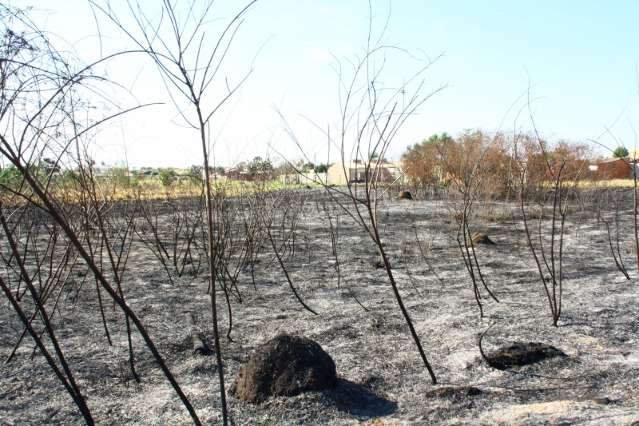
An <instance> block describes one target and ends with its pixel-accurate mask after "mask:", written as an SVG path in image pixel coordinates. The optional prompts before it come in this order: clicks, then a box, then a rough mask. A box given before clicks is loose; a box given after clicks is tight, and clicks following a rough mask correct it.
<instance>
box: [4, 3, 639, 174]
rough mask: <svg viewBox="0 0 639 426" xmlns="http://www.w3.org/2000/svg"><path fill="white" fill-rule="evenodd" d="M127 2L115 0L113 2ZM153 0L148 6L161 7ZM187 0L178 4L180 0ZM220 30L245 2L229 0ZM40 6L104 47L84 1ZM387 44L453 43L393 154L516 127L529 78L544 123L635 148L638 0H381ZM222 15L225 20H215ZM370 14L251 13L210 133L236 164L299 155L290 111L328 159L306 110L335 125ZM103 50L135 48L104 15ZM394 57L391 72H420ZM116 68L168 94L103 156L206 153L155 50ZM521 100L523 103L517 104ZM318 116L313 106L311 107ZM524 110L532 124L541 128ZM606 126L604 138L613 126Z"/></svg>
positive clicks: (168, 161)
mask: <svg viewBox="0 0 639 426" xmlns="http://www.w3.org/2000/svg"><path fill="white" fill-rule="evenodd" d="M122 3H123V2H122V1H113V4H114V5H117V4H122ZM153 3H154V2H153V1H151V0H148V1H143V2H142V4H143V6H144V7H145V8H146V7H147V6H149V10H152V8H151V7H150V5H152V4H153ZM179 3H180V2H178V4H179ZM217 3H219V6H217V7H218V9H215V10H214V14H213V17H214V18H216V19H214V20H212V21H211V22H210V32H211V33H213V32H214V31H215V29H216V28H219V24H220V23H221V22H223V18H228V16H230V10H231V9H232V8H233V7H235V6H237V5H238V4H240V3H241V2H239V1H237V0H232V1H231V0H226V1H223V0H217ZM11 4H13V5H16V6H27V5H32V6H35V7H36V8H37V11H36V12H35V14H34V19H35V20H36V22H38V24H39V25H41V26H42V27H43V28H45V29H46V30H48V31H50V32H51V33H52V34H55V35H56V36H59V38H58V37H56V40H58V43H60V45H62V46H65V48H69V49H73V50H74V51H75V53H76V54H77V56H79V57H80V58H81V59H82V60H84V61H91V60H93V59H95V58H97V57H99V55H100V51H99V48H98V46H99V44H98V40H97V37H96V33H97V31H96V27H95V22H94V20H93V18H92V16H91V13H90V9H89V7H88V5H87V3H86V2H85V1H84V0H66V1H59V0H39V1H33V0H31V1H29V0H19V1H15V0H14V1H12V2H11ZM389 4H390V23H389V27H388V30H387V32H386V35H385V38H384V40H385V42H386V43H388V44H393V45H396V46H401V47H403V48H405V49H407V50H409V51H411V52H413V53H414V54H415V55H418V56H420V57H422V58H427V57H430V58H435V57H438V55H441V57H439V59H438V60H437V61H436V62H435V64H434V65H433V66H432V68H430V69H429V71H428V72H427V74H426V77H427V84H428V86H427V87H428V89H429V90H433V89H436V88H438V87H441V86H445V89H444V90H443V91H441V92H440V93H438V94H437V95H436V96H434V97H433V98H432V99H430V100H429V101H428V102H427V103H426V104H425V105H424V107H423V108H421V109H420V111H419V112H418V113H417V114H416V115H415V116H414V117H413V118H412V120H410V121H409V122H408V123H407V125H406V127H405V128H404V130H403V132H402V133H400V134H399V135H398V138H397V139H396V140H395V141H394V143H393V147H392V149H391V151H390V156H391V157H394V158H399V156H400V155H401V153H402V152H403V151H404V149H405V148H406V146H407V145H410V144H413V143H415V142H418V141H420V140H422V139H424V138H426V137H428V136H429V135H430V134H432V133H435V132H443V131H446V132H448V133H450V134H456V133H458V132H460V131H462V130H463V129H471V128H472V129H475V128H479V129H483V130H486V131H496V130H503V131H512V130H513V126H514V122H513V121H514V118H515V115H516V114H515V112H516V111H517V110H519V109H520V108H521V107H522V106H523V105H525V96H524V98H523V99H522V98H521V96H522V94H525V93H526V92H527V90H528V87H529V85H530V87H531V96H532V98H533V103H532V109H533V112H534V116H535V120H536V124H537V127H538V129H539V131H540V132H541V133H542V134H543V135H544V136H545V137H547V138H548V139H550V140H557V139H568V140H572V141H584V140H587V139H594V138H598V137H600V141H601V142H602V143H604V144H606V145H608V146H610V147H614V146H615V145H616V142H615V141H614V140H613V138H612V137H611V136H610V135H608V134H606V129H607V128H609V131H610V133H612V134H613V135H614V136H615V137H616V138H618V139H619V140H623V141H624V143H625V144H626V145H627V146H628V147H633V146H634V144H635V136H634V131H633V128H637V130H638V132H639V108H637V107H638V106H639V103H638V102H637V101H638V100H639V94H638V90H637V86H638V84H639V83H638V82H637V80H638V78H639V77H638V76H637V74H638V71H637V61H638V60H639V54H638V53H639V52H637V46H638V45H639V44H638V42H639V29H638V27H637V25H636V21H637V18H638V17H639V3H637V2H631V1H615V2H589V1H561V2H557V1H535V2H532V1H529V2H513V1H482V2H479V1H443V0H442V1H425V0H424V1H417V0H395V1H391V2H390V3H389V2H388V1H386V0H384V1H373V10H374V16H375V19H374V24H375V28H377V29H378V30H379V29H380V28H381V27H382V25H383V22H384V20H385V19H386V16H387V15H388V13H389ZM218 17H219V18H220V19H217V18H218ZM367 25H368V2H367V1H366V0H262V1H261V2H258V4H257V5H256V6H255V8H254V9H253V10H252V11H251V13H250V14H249V15H248V16H247V19H246V22H245V24H244V26H243V28H242V29H241V32H240V35H239V37H238V39H237V41H236V43H235V45H234V50H233V53H232V55H231V57H230V61H229V63H228V66H227V68H226V69H225V75H227V76H229V78H231V79H233V78H234V77H237V76H238V75H240V74H241V73H242V72H243V71H245V70H247V69H248V67H249V66H250V64H251V63H253V61H254V67H255V68H254V72H253V74H252V75H251V77H250V80H249V81H248V83H247V84H246V85H245V86H244V88H243V89H242V91H241V92H240V93H239V94H238V96H237V97H236V98H235V99H234V101H233V103H231V104H229V107H228V108H227V109H226V110H224V111H223V112H222V114H221V115H220V116H219V117H218V118H217V120H216V122H215V126H214V128H213V131H212V134H213V136H214V140H215V155H216V161H217V163H219V164H225V165H228V164H231V163H234V162H237V161H240V160H244V159H248V158H252V157H253V156H255V155H261V156H271V157H272V158H274V159H277V158H278V156H277V154H276V152H279V153H282V154H283V155H285V156H287V157H289V158H295V157H297V156H299V154H298V152H297V150H296V148H295V146H294V145H293V144H292V143H291V141H290V140H288V138H287V137H286V136H285V135H284V134H283V132H282V128H283V122H282V119H281V118H280V116H279V114H278V111H280V112H281V113H282V114H283V115H284V116H285V117H286V119H287V121H289V122H290V123H291V125H292V126H293V127H294V129H295V132H296V134H297V136H298V138H299V139H300V140H301V141H303V143H304V144H305V148H306V149H307V150H308V152H309V155H310V156H311V157H313V158H316V159H318V160H321V159H324V158H325V152H326V147H325V145H326V144H325V142H324V138H323V136H322V135H321V134H319V133H318V132H317V131H315V130H313V129H312V126H309V125H308V121H307V120H306V118H308V119H311V120H312V121H313V122H315V123H318V124H321V125H322V126H323V125H328V124H330V123H335V119H336V116H337V114H336V95H337V79H336V75H335V72H334V70H333V67H332V65H334V63H335V62H334V58H333V56H332V55H335V56H336V57H338V58H340V59H343V58H352V57H353V56H354V55H356V54H359V53H361V52H362V48H363V47H364V45H365V41H366V35H367ZM101 28H102V31H103V34H104V36H105V39H104V40H103V48H104V50H103V52H105V51H113V50H117V49H120V48H125V47H127V46H129V45H128V44H127V43H126V41H125V40H124V39H123V38H122V37H121V36H120V35H119V34H118V33H117V32H115V31H112V30H111V29H109V27H108V25H107V24H106V23H104V25H103V26H102V27H101ZM408 71H409V70H408V69H405V68H404V67H403V64H402V66H395V67H394V66H392V64H391V66H390V67H389V72H388V74H387V75H386V76H385V82H388V84H390V85H392V84H399V83H400V82H401V81H402V79H403V78H405V77H406V76H407V75H408V74H409V72H408ZM108 72H109V76H110V77H112V78H113V79H115V80H117V81H119V82H122V83H123V84H125V85H126V86H127V87H130V88H131V92H132V93H133V94H134V95H135V98H136V99H137V100H138V101H140V102H149V101H164V102H169V103H168V104H167V105H165V106H161V107H153V108H151V109H147V110H146V111H144V112H138V113H134V114H132V115H131V116H129V117H126V118H123V119H122V120H119V121H118V122H117V123H116V122H113V123H112V124H111V125H110V127H109V128H105V129H103V131H102V133H101V134H100V136H99V137H98V142H97V147H96V148H95V156H96V157H97V158H99V159H104V161H106V162H107V163H115V162H118V161H121V160H122V158H123V157H124V154H125V153H126V157H127V158H128V161H129V163H130V164H131V165H134V166H143V165H155V166H170V165H173V166H187V165H190V164H196V163H198V162H199V161H200V151H199V147H198V145H197V139H196V135H195V134H194V133H193V132H192V131H191V130H188V129H185V128H184V127H183V126H181V123H180V120H179V118H178V117H177V116H176V113H175V110H174V108H172V105H171V104H170V101H169V100H168V98H167V96H166V94H165V93H164V91H163V86H162V83H161V81H160V80H159V79H158V78H157V75H156V70H155V69H154V68H153V67H152V66H151V65H150V63H149V62H148V61H147V60H146V59H145V58H143V57H130V58H126V59H123V60H118V61H116V62H113V63H112V64H110V66H109V68H108ZM513 105H515V106H514V107H512V106H513ZM303 117H306V118H303ZM524 118H525V117H522V118H521V119H520V121H519V123H518V125H519V127H520V128H521V129H522V130H526V129H529V128H530V125H529V122H528V121H527V120H525V119H524ZM602 135H603V136H602Z"/></svg>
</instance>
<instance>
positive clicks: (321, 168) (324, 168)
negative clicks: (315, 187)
mask: <svg viewBox="0 0 639 426" xmlns="http://www.w3.org/2000/svg"><path fill="white" fill-rule="evenodd" d="M314 170H315V173H326V172H328V164H317V165H316V166H315V169H314Z"/></svg>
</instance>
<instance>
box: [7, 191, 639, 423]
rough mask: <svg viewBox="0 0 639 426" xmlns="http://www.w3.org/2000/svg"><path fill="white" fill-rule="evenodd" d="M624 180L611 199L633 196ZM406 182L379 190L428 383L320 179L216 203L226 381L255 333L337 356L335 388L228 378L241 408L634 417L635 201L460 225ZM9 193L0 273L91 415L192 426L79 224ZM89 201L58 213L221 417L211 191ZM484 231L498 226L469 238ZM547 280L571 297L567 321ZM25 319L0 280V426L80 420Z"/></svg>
mask: <svg viewBox="0 0 639 426" xmlns="http://www.w3.org/2000/svg"><path fill="white" fill-rule="evenodd" d="M393 195H395V194H393ZM629 196H630V194H628V193H623V194H621V195H619V194H617V196H616V197H617V198H616V199H621V200H622V201H623V202H622V203H621V204H620V205H621V206H631V202H630V201H631V200H629V199H627V197H629ZM620 197H621V198H620ZM415 198H416V199H415V200H397V199H395V197H394V196H393V197H387V199H385V200H383V201H380V203H379V206H378V211H377V224H378V228H379V232H380V235H381V241H382V242H383V246H384V249H385V252H386V256H387V258H388V261H389V263H390V270H391V274H392V276H393V277H394V280H395V281H396V284H397V287H398V290H399V293H400V294H401V297H402V300H403V302H404V304H405V306H406V309H407V311H408V313H409V315H410V318H411V319H412V324H413V325H414V329H415V331H416V334H417V335H418V337H419V338H420V340H421V344H422V345H423V348H424V351H425V354H426V356H427V358H428V360H429V361H430V364H431V365H432V368H433V371H434V374H435V375H436V377H437V381H438V383H437V384H435V385H434V384H432V382H431V378H430V375H429V374H428V371H427V370H426V368H425V367H424V364H423V362H422V360H421V359H420V356H419V353H418V351H417V349H416V346H415V343H414V341H413V339H412V338H411V334H410V332H409V329H408V326H407V323H406V320H405V318H404V316H403V315H402V313H401V311H400V310H399V309H398V304H397V301H396V299H395V297H394V295H393V291H392V287H391V285H390V284H389V273H388V271H387V270H386V268H385V265H384V262H383V261H382V259H380V255H379V252H378V249H377V247H376V246H375V244H374V243H373V242H372V241H371V238H370V236H369V235H368V234H366V233H365V232H364V231H363V229H362V226H361V224H359V223H356V221H355V220H354V219H353V217H351V216H350V215H349V214H348V212H347V211H346V210H345V209H344V208H343V207H340V206H339V205H337V204H336V203H335V202H334V200H332V199H331V198H329V197H327V196H326V195H325V194H324V193H323V192H318V191H312V190H308V191H295V192H294V191H280V192H276V193H270V194H269V193H267V194H261V195H256V196H247V197H243V198H241V199H226V201H220V204H217V205H216V209H215V212H216V214H217V216H216V218H215V220H216V223H217V227H216V230H217V232H218V233H217V234H216V235H218V237H217V238H216V244H215V246H214V250H215V253H216V259H217V263H216V278H217V279H216V291H217V293H216V295H217V307H218V322H219V328H220V344H221V354H222V358H223V361H224V372H225V378H226V387H227V388H228V387H230V385H231V384H232V383H233V381H234V379H235V377H236V376H237V374H238V371H239V369H240V366H241V365H242V364H243V363H244V362H246V360H247V359H248V357H249V355H250V354H251V352H252V351H253V350H254V349H255V348H256V347H258V346H259V345H260V344H262V343H264V342H265V341H267V340H269V339H271V338H273V337H275V336H277V335H279V334H281V333H289V334H295V335H300V336H305V337H307V338H310V339H312V340H314V341H316V342H317V343H319V344H320V345H321V346H322V348H324V350H326V352H328V354H329V355H330V356H331V357H332V358H333V360H334V361H335V365H336V368H337V375H338V382H337V385H336V386H335V387H334V388H332V389H328V390H324V391H314V392H306V393H302V394H299V395H296V396H292V397H272V398H268V399H267V400H266V401H264V402H262V403H261V404H252V403H248V402H244V401H241V400H239V399H237V398H235V397H234V396H232V395H228V399H227V402H228V406H229V414H230V417H231V419H232V420H233V422H234V423H235V424H297V423H305V424H325V423H331V424H336V423H337V424H344V423H347V424H348V423H357V422H363V423H369V424H397V423H422V424H433V423H443V424H459V423H469V424H470V423H472V424H477V423H482V424H499V423H503V424H539V423H552V424H557V423H587V424H633V422H636V421H639V393H638V392H637V389H639V349H637V348H638V346H637V343H638V342H637V333H638V331H639V316H638V312H639V308H638V306H639V292H638V290H637V281H636V277H637V273H636V264H635V263H634V262H635V258H634V240H633V237H632V219H633V216H632V211H631V209H624V208H623V207H622V208H619V209H614V208H613V204H614V203H610V202H601V198H600V197H590V198H589V199H588V200H586V201H583V200H581V201H580V202H577V201H575V202H572V203H571V204H570V205H569V208H567V209H565V212H566V215H565V217H563V220H561V221H558V220H555V222H556V223H555V225H553V217H554V216H553V215H552V205H551V206H546V208H545V209H543V210H542V209H541V208H540V207H539V205H529V206H526V212H527V214H528V216H527V221H528V229H529V232H528V235H527V233H526V231H525V227H524V222H523V217H522V215H521V209H520V206H519V205H518V204H517V203H516V202H499V203H496V202H491V203H482V204H477V205H476V206H475V207H474V208H473V210H472V212H470V214H468V215H465V216H464V217H465V220H466V222H467V226H468V227H469V238H468V240H469V241H468V242H466V243H465V242H464V238H462V237H460V233H459V229H460V220H459V219H460V215H459V211H460V210H459V209H460V205H459V203H457V202H456V201H455V200H453V199H446V198H444V197H437V198H436V199H433V198H431V197H427V196H426V195H425V194H417V196H416V197H415ZM596 200H599V201H596ZM595 201H596V202H595ZM346 207H347V209H350V211H351V212H353V207H352V205H348V204H347V205H346ZM8 211H9V209H5V213H4V218H5V219H4V220H3V222H4V223H5V225H6V228H5V229H6V230H8V231H10V232H9V234H7V233H6V232H5V234H3V238H2V240H1V241H0V243H1V247H2V257H3V266H4V268H3V271H2V276H3V281H4V283H5V285H6V287H7V288H9V289H10V290H11V292H12V293H13V294H14V295H16V296H17V301H18V303H19V305H20V307H21V309H22V312H23V313H24V315H25V317H26V318H27V319H29V320H31V319H33V320H32V321H30V324H32V329H33V331H34V333H35V334H37V335H38V336H40V337H41V340H42V342H43V344H44V347H46V348H47V350H48V352H49V354H50V355H51V356H52V357H53V358H54V359H56V360H57V365H59V366H60V365H61V364H60V362H59V357H57V356H56V349H55V347H54V345H53V343H52V340H51V337H50V332H52V333H53V334H54V335H55V337H56V340H57V343H58V348H59V349H60V351H61V352H62V353H63V355H64V359H65V360H66V363H67V364H68V368H69V369H70V371H71V372H72V373H73V377H74V378H75V382H76V385H77V387H78V388H79V389H81V390H82V393H83V395H84V398H85V399H86V404H87V406H88V407H89V409H90V411H91V415H92V417H93V419H94V420H95V422H96V423H98V424H123V423H137V424H188V423H190V422H191V418H190V417H189V414H188V412H187V410H186V409H185V408H184V404H183V403H182V402H181V400H180V398H179V397H178V395H177V393H176V392H175V390H174V389H173V388H172V386H171V385H170V383H169V381H167V379H166V375H165V374H164V373H163V372H162V370H161V368H159V364H158V361H157V358H156V357H154V355H153V353H152V352H151V351H150V350H149V349H148V345H147V342H145V340H144V339H143V337H142V336H141V334H140V333H139V332H138V331H137V329H136V327H135V324H134V321H133V320H132V319H131V320H130V321H127V316H126V315H125V314H124V312H123V310H122V309H121V307H120V306H117V305H116V303H114V302H113V300H112V298H110V297H109V295H108V294H107V292H105V291H104V288H102V289H101V287H100V286H99V285H96V278H95V276H94V275H95V274H94V273H93V272H92V270H90V269H89V267H88V265H87V263H86V262H84V261H83V260H82V257H81V256H78V253H77V250H76V249H75V248H74V246H73V244H71V242H70V241H69V239H68V236H67V235H66V234H65V233H64V232H62V231H61V230H60V229H59V227H58V226H57V225H54V224H53V222H52V221H50V220H49V219H48V217H47V216H45V215H42V214H40V213H38V212H37V211H36V210H35V209H31V208H29V209H27V208H16V209H13V210H12V211H11V214H8ZM97 211H99V219H100V220H97V219H96V218H97V216H88V215H87V214H88V213H87V212H83V211H82V210H81V209H77V210H76V209H75V208H69V209H68V210H66V211H65V218H67V219H68V220H69V223H72V224H73V230H74V232H75V233H76V234H77V235H78V236H79V238H80V240H81V242H82V244H83V245H84V246H85V247H91V249H90V255H91V257H92V258H93V259H95V263H96V265H98V266H99V267H100V268H101V271H102V273H103V274H104V276H105V277H106V279H107V280H108V281H109V282H110V283H113V286H114V288H118V290H117V291H118V293H119V294H121V295H123V298H124V300H125V301H126V304H127V305H128V306H129V307H130V308H131V310H132V312H134V313H135V315H136V316H137V318H138V319H139V321H140V322H141V323H142V324H143V325H144V327H145V330H146V332H147V333H148V336H149V338H150V339H152V342H153V343H154V346H155V348H157V351H158V353H159V354H160V355H161V357H162V359H163V361H164V363H165V365H166V367H167V368H168V370H170V372H171V373H172V376H174V378H175V380H176V381H177V383H178V384H179V386H180V388H181V390H182V391H183V392H184V395H185V396H186V398H188V400H189V401H190V403H191V404H192V406H193V408H194V410H195V411H196V412H197V414H198V416H199V418H200V420H201V421H202V422H206V423H211V422H215V423H217V422H221V420H222V419H221V406H220V401H219V397H218V396H219V380H218V371H217V363H216V358H215V354H214V352H215V351H214V336H213V331H212V317H211V301H210V298H209V295H208V294H207V291H208V290H209V279H208V276H209V275H208V274H209V271H208V267H207V261H206V250H205V247H206V244H205V243H204V241H205V238H203V236H202V235H203V233H204V229H203V223H204V222H203V221H202V214H201V212H202V210H201V204H200V201H199V200H191V199H184V200H169V201H166V202H148V201H146V202H138V203H136V202H118V203H114V204H113V205H110V206H108V208H102V209H101V210H96V212H97ZM96 212H93V214H95V213H96ZM89 218H91V219H92V220H91V221H89V220H88V219H89ZM71 220H73V221H71ZM87 223H90V224H91V225H92V226H87ZM560 224H562V227H561V228H559V225H560ZM553 226H554V227H555V234H556V235H555V238H554V239H553ZM3 227H4V225H3ZM477 233H483V234H485V237H487V238H483V239H482V238H477V239H476V242H475V243H473V242H472V240H471V238H470V237H475V236H476V235H477ZM463 235H466V234H465V233H463V234H462V236H463ZM9 236H11V237H10V238H9ZM528 236H530V239H529V238H528ZM12 242H13V243H12ZM531 244H532V245H533V248H535V249H536V254H537V257H538V259H539V263H540V268H538V267H537V264H536V262H535V259H534V256H533V254H532V253H531V249H530V245H531ZM12 246H13V249H12ZM559 248H560V249H561V250H559ZM553 250H554V251H553ZM16 253H17V254H18V256H16ZM16 258H17V259H18V260H16ZM616 263H617V264H620V263H622V264H621V265H620V266H619V267H618V266H617V264H616ZM21 265H22V267H21ZM624 267H625V270H627V273H628V274H629V278H630V279H626V277H625V276H624V273H623V271H622V270H623V269H624ZM553 268H555V269H554V271H555V272H554V273H555V279H553V276H552V271H553ZM469 269H470V270H472V272H470V271H469ZM540 269H541V271H542V274H543V276H544V279H545V282H546V285H547V286H548V288H549V294H546V292H545V291H544V281H542V278H541V275H540V272H539V270H540ZM25 276H26V277H27V279H26V280H25V279H24V277H25ZM473 278H474V281H475V284H473ZM482 280H483V281H482ZM27 281H29V282H30V283H31V284H32V287H33V288H34V289H35V290H36V294H38V295H39V300H40V302H41V303H42V305H43V308H44V309H45V310H46V312H47V314H48V323H49V325H50V332H49V330H47V328H46V327H45V323H44V321H43V319H42V318H41V315H40V314H38V315H36V311H37V310H36V307H35V305H34V299H33V297H32V295H31V293H30V290H29V288H28V287H29V286H27ZM553 283H555V287H556V288H555V294H554V300H557V298H558V299H559V304H560V306H561V308H560V312H559V317H558V321H557V326H556V327H555V326H554V325H553V308H551V302H550V301H551V300H553ZM475 289H476V290H475ZM293 290H295V292H296V293H297V296H296V294H295V293H294V292H293ZM489 291H490V293H492V295H493V296H494V297H491V295H490V293H489ZM477 299H479V302H480V303H481V307H482V311H481V312H483V317H481V316H480V309H479V307H478V303H477ZM496 300H498V301H499V302H497V301H496ZM303 305H305V306H306V308H305V307H304V306H303ZM555 306H557V305H555ZM313 312H315V313H316V314H314V313H313ZM229 313H231V314H232V315H231V316H229ZM127 322H128V326H127ZM127 330H129V331H130V332H128V331H127ZM23 331H24V323H23V321H21V319H20V317H19V316H18V315H17V314H16V310H15V309H14V308H13V307H12V305H11V304H10V303H9V299H8V298H3V299H2V309H1V310H0V336H2V339H0V358H1V359H2V367H1V368H0V423H3V424H27V423H28V424H43V423H47V424H82V423H83V422H84V421H83V417H82V414H81V413H80V412H79V410H78V408H77V407H76V405H74V403H73V400H72V398H71V397H70V396H69V393H68V392H67V391H66V390H65V388H64V386H63V385H62V383H61V381H60V380H58V378H57V377H56V375H55V374H54V372H53V370H52V368H51V366H50V365H49V364H48V363H47V360H46V357H45V356H44V355H43V352H42V350H41V349H39V348H37V347H36V346H35V345H34V340H33V338H32V336H31V335H30V333H29V332H27V333H25V334H24V338H23V339H21V335H22V334H23ZM129 336H130V339H129ZM480 337H481V349H482V350H483V353H484V354H483V356H482V353H481V352H480V346H479V344H478V343H479V340H480ZM19 341H21V343H20V344H18V342H19ZM513 343H521V344H525V345H528V344H530V343H542V344H544V345H549V346H551V347H552V348H551V352H550V353H551V354H554V355H556V356H548V357H545V356H540V357H539V359H532V358H531V357H528V358H529V359H527V361H528V362H531V361H536V362H532V363H528V364H527V365H517V362H511V361H513V360H512V359H510V361H508V362H506V363H504V362H502V361H503V359H501V361H499V362H498V355H499V354H500V353H502V354H503V352H504V350H506V349H508V348H509V346H510V345H512V344H513ZM528 346H531V345H528ZM204 347H206V348H204ZM531 347H534V345H532V346H531ZM511 349H512V348H511ZM555 350H556V351H557V352H552V351H555ZM500 351H501V352H500ZM131 355H132V356H131ZM543 355H548V352H544V354H543ZM9 358H10V361H8V362H7V360H8V359H9ZM491 360H492V361H491ZM489 361H490V362H489ZM500 362H501V364H500ZM491 364H492V365H491ZM521 364H524V363H523V362H522V363H521ZM132 365H133V367H134V368H133V369H132V368H131V366H132ZM58 368H60V369H62V368H63V367H58ZM136 376H137V378H138V379H139V381H138V380H136Z"/></svg>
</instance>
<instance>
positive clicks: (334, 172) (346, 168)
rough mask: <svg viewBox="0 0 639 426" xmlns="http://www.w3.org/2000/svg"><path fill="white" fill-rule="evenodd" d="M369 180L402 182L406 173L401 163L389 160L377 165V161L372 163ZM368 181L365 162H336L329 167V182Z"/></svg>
mask: <svg viewBox="0 0 639 426" xmlns="http://www.w3.org/2000/svg"><path fill="white" fill-rule="evenodd" d="M368 179H369V180H373V179H374V180H375V181H376V182H378V183H393V182H402V181H403V179H404V173H403V172H402V168H401V166H400V164H399V163H391V162H388V161H383V162H380V163H379V164H378V165H377V167H375V162H374V161H373V162H372V163H371V170H369V176H368ZM364 182H366V169H365V167H364V163H361V162H357V161H354V162H351V163H348V164H344V163H335V164H333V165H332V166H331V167H329V168H328V173H327V184H328V185H336V186H343V185H346V184H347V183H364Z"/></svg>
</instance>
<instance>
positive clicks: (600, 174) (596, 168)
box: [588, 158, 637, 179]
mask: <svg viewBox="0 0 639 426" xmlns="http://www.w3.org/2000/svg"><path fill="white" fill-rule="evenodd" d="M636 168H637V164H634V163H633V162H632V160H630V159H625V158H610V159H607V160H601V161H598V162H596V163H595V164H590V165H589V166H588V169H589V170H590V172H591V173H592V174H593V176H594V177H596V178H598V179H632V177H633V173H632V172H633V170H636Z"/></svg>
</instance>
